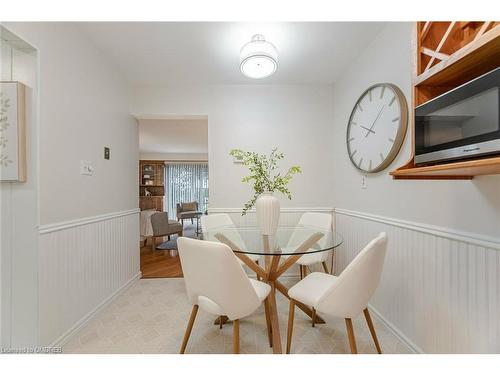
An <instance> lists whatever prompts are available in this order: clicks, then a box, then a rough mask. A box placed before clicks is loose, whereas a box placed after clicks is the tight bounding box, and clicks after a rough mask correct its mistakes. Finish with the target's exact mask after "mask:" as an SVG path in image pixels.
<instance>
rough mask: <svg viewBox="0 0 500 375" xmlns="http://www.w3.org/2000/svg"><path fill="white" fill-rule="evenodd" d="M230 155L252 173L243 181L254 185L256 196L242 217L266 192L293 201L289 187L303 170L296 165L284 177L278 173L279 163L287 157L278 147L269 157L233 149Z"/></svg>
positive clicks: (245, 208)
mask: <svg viewBox="0 0 500 375" xmlns="http://www.w3.org/2000/svg"><path fill="white" fill-rule="evenodd" d="M229 155H231V156H232V157H234V158H235V159H236V160H238V161H241V162H243V164H244V165H245V166H247V167H248V170H249V171H250V174H249V175H248V176H245V177H243V179H242V180H241V181H242V182H245V183H253V190H254V195H253V197H252V198H251V199H250V200H249V201H248V202H246V203H245V205H244V207H243V211H242V213H241V214H242V215H245V214H246V213H247V211H248V210H249V209H251V208H252V207H253V206H254V205H255V202H256V201H257V198H258V197H259V195H260V194H262V193H263V192H266V191H269V192H275V191H279V192H280V193H282V194H283V195H285V196H286V197H287V198H288V199H292V193H291V192H290V190H289V189H288V186H287V185H288V183H289V182H290V181H291V180H292V178H293V176H294V175H295V174H298V173H301V172H302V170H301V169H300V167H299V166H298V165H294V166H292V167H290V168H289V169H288V171H287V172H286V173H285V174H284V175H282V174H281V173H279V172H278V173H276V172H275V171H276V169H277V168H278V161H279V160H281V159H283V158H284V157H285V156H284V154H283V153H282V152H278V149H277V148H276V147H275V148H273V149H272V151H271V154H269V155H264V154H259V153H257V152H250V151H243V150H240V149H232V150H231V151H230V152H229Z"/></svg>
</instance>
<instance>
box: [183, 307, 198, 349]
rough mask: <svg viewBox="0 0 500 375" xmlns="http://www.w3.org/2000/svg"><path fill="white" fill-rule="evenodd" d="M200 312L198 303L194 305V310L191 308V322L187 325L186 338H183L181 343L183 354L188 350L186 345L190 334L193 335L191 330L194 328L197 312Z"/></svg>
mask: <svg viewBox="0 0 500 375" xmlns="http://www.w3.org/2000/svg"><path fill="white" fill-rule="evenodd" d="M197 313H198V305H194V306H193V310H191V316H190V317H189V323H188V325H187V327H186V332H185V333H184V339H183V340H182V345H181V354H184V352H185V351H186V346H187V343H188V340H189V336H190V335H191V330H192V329H193V324H194V320H195V319H196V314H197Z"/></svg>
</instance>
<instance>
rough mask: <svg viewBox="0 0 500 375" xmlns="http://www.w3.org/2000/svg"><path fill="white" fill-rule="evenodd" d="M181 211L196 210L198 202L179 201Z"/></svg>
mask: <svg viewBox="0 0 500 375" xmlns="http://www.w3.org/2000/svg"><path fill="white" fill-rule="evenodd" d="M180 205H181V212H185V211H198V202H196V201H193V202H181V204H180Z"/></svg>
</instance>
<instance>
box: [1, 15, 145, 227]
mask: <svg viewBox="0 0 500 375" xmlns="http://www.w3.org/2000/svg"><path fill="white" fill-rule="evenodd" d="M6 25H7V26H9V27H10V28H11V29H12V31H14V32H16V33H18V34H19V35H21V36H22V37H23V38H24V39H26V40H28V41H30V42H31V43H32V44H33V45H35V46H36V47H37V48H38V49H39V51H40V129H41V132H40V160H42V161H43V162H41V163H40V223H41V224H50V223H54V222H61V221H65V220H70V219H77V218H81V217H87V216H92V215H97V214H104V213H109V212H116V211H120V210H126V209H130V208H134V207H137V205H138V200H137V196H138V190H137V189H138V187H137V183H136V182H137V181H136V180H137V174H136V173H137V168H138V166H137V159H138V149H137V137H138V130H137V124H136V120H135V119H133V118H132V116H131V115H130V110H129V86H128V83H127V82H126V81H125V79H124V78H123V77H122V76H121V75H120V74H119V73H118V72H117V70H116V67H115V66H114V65H113V64H112V63H110V62H109V61H108V60H107V59H106V57H105V55H104V54H103V53H102V52H101V51H99V50H98V49H96V48H95V47H94V46H93V45H92V44H91V43H90V41H89V40H87V39H86V38H85V37H84V34H83V33H82V32H81V31H79V30H78V29H76V26H75V25H73V24H64V23H12V24H10V23H7V24H6ZM104 146H108V147H111V160H109V161H107V160H104V158H103V149H104ZM81 160H88V161H91V162H92V163H93V165H94V168H95V173H94V176H92V177H87V176H82V175H80V161H81Z"/></svg>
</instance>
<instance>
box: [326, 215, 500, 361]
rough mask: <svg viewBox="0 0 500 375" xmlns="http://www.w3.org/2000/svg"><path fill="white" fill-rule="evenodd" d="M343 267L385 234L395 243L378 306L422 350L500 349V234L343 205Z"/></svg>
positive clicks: (402, 335) (377, 310) (376, 298)
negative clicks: (466, 230) (472, 231)
mask: <svg viewBox="0 0 500 375" xmlns="http://www.w3.org/2000/svg"><path fill="white" fill-rule="evenodd" d="M335 219H336V220H335V222H336V229H337V230H338V231H339V233H341V234H342V236H343V237H344V243H343V244H342V245H341V246H340V247H339V249H338V251H337V258H336V263H337V267H336V271H337V273H339V272H341V271H342V270H343V269H344V268H345V267H346V266H347V264H349V262H350V261H351V260H352V259H353V258H354V257H355V256H356V254H357V253H358V252H359V251H360V250H361V249H362V248H363V246H364V245H365V244H366V243H368V242H369V241H370V240H371V239H372V238H374V237H375V236H376V234H377V233H379V232H381V231H385V232H387V234H388V236H389V243H388V249H387V256H386V261H385V266H384V272H383V275H382V280H381V283H380V286H379V288H378V290H377V292H376V294H375V296H374V298H373V299H372V301H371V306H372V307H373V309H374V312H375V313H377V314H378V315H379V316H380V318H381V319H382V320H383V321H384V322H385V323H386V324H387V326H388V327H390V328H392V330H393V331H394V333H396V334H397V335H399V337H400V339H402V341H404V342H406V344H407V345H409V346H410V347H411V348H412V349H413V350H414V351H416V352H425V353H500V319H499V317H500V279H499V276H498V275H499V274H500V240H499V239H495V238H487V237H483V236H480V235H475V234H470V233H463V232H457V231H454V230H451V229H447V228H440V227H435V226H430V225H425V224H420V223H412V222H407V221H403V220H398V219H392V218H386V217H381V216H375V215H370V214H366V213H360V212H354V211H349V210H345V209H335Z"/></svg>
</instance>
